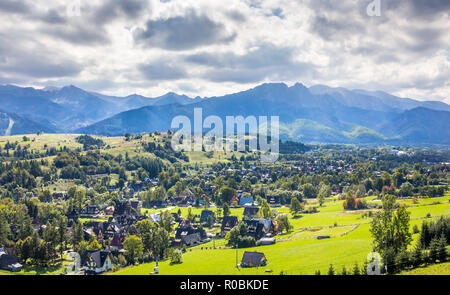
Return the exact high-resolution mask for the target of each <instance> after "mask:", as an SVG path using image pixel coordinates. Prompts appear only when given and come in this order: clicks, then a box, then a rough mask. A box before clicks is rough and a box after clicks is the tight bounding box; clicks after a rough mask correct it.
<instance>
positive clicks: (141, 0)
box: [92, 0, 150, 24]
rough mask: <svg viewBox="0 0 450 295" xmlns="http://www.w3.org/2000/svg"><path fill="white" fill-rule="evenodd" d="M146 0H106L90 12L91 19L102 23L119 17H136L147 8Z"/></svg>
mask: <svg viewBox="0 0 450 295" xmlns="http://www.w3.org/2000/svg"><path fill="white" fill-rule="evenodd" d="M149 7H150V4H149V2H148V1H147V0H108V1H104V3H102V5H101V6H100V7H99V8H97V9H96V10H95V11H94V13H93V14H92V21H93V22H96V23H99V24H104V23H108V22H111V21H113V20H115V19H117V18H119V17H126V18H131V19H133V18H137V17H139V16H140V15H141V14H143V13H144V12H145V9H147V8H149Z"/></svg>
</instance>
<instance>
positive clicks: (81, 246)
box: [76, 241, 89, 257]
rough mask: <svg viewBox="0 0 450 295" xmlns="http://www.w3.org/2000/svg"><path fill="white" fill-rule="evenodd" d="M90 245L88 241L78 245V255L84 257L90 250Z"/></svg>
mask: <svg viewBox="0 0 450 295" xmlns="http://www.w3.org/2000/svg"><path fill="white" fill-rule="evenodd" d="M88 247H89V244H88V242H86V241H81V242H80V243H79V244H78V247H77V248H76V252H77V253H78V255H80V256H81V257H83V255H84V253H86V251H87V250H88Z"/></svg>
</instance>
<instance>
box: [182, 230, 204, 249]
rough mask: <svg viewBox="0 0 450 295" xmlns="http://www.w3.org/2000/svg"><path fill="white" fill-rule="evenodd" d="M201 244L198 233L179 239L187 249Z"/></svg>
mask: <svg viewBox="0 0 450 295" xmlns="http://www.w3.org/2000/svg"><path fill="white" fill-rule="evenodd" d="M201 242H202V238H201V236H200V233H198V232H197V233H193V234H190V235H187V236H182V237H181V243H182V244H184V245H186V246H187V247H191V246H195V245H197V244H200V243H201Z"/></svg>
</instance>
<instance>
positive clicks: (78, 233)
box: [72, 222, 84, 245]
mask: <svg viewBox="0 0 450 295" xmlns="http://www.w3.org/2000/svg"><path fill="white" fill-rule="evenodd" d="M83 240H84V233H83V224H81V223H79V222H78V223H74V225H73V235H72V243H73V244H74V245H76V244H79V243H81V242H82V241H83Z"/></svg>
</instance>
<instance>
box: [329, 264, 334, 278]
mask: <svg viewBox="0 0 450 295" xmlns="http://www.w3.org/2000/svg"><path fill="white" fill-rule="evenodd" d="M328 275H329V276H334V275H335V271H334V268H333V264H330V268H329V269H328Z"/></svg>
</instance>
